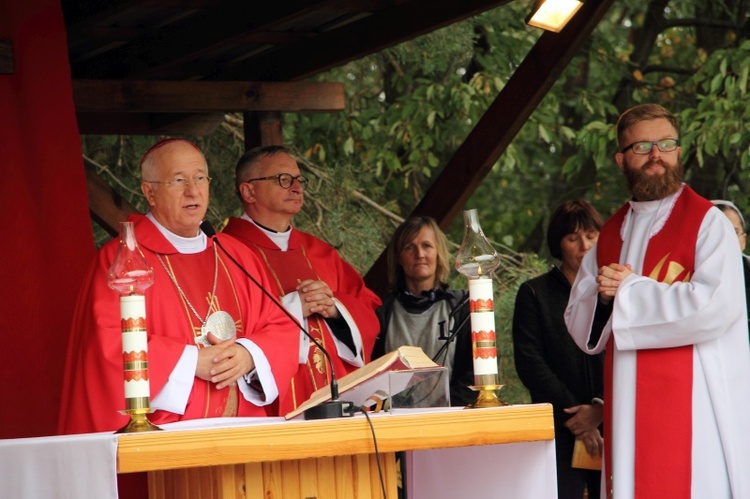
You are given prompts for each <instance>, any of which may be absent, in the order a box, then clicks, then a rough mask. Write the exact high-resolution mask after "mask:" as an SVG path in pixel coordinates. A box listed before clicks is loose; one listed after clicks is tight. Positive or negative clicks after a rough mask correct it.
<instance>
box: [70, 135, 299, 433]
mask: <svg viewBox="0 0 750 499" xmlns="http://www.w3.org/2000/svg"><path fill="white" fill-rule="evenodd" d="M141 173H142V175H143V183H142V184H141V189H142V191H143V194H144V195H145V197H146V199H147V200H148V203H149V210H150V211H149V212H148V213H147V214H146V215H145V216H143V215H131V216H130V218H129V220H131V221H133V222H134V225H135V233H136V239H137V241H138V244H139V246H140V248H141V250H142V251H143V254H144V256H145V258H146V260H147V261H148V263H149V264H150V265H151V266H152V267H153V269H154V276H155V278H154V284H153V286H151V287H150V288H148V289H147V290H146V292H145V297H146V310H147V318H146V328H147V331H148V356H149V366H148V367H149V371H148V373H149V381H150V391H151V408H152V409H154V410H155V412H154V413H153V414H151V415H150V416H149V419H150V420H151V422H153V423H155V424H157V425H158V424H161V423H169V422H173V421H180V420H185V419H196V418H211V417H231V416H265V415H266V414H267V406H269V405H271V404H273V403H274V402H275V401H276V399H277V398H278V397H279V396H285V392H286V391H287V390H288V389H289V380H290V379H291V378H292V376H293V375H294V373H295V372H296V370H297V356H296V354H295V352H296V350H297V348H298V344H299V339H298V330H297V329H296V328H294V326H293V325H292V324H291V323H290V321H289V319H288V318H287V317H286V316H285V315H284V314H283V312H282V311H281V310H280V309H279V308H278V307H277V306H276V305H274V304H273V303H272V302H271V300H269V299H268V298H267V297H266V296H265V295H264V294H263V293H262V292H261V291H260V290H259V289H258V288H257V287H256V286H255V285H254V284H253V283H252V282H251V281H249V280H248V278H247V277H246V276H244V275H243V274H242V272H241V271H240V270H239V269H238V268H237V267H236V266H235V264H233V263H232V262H231V261H230V260H229V259H228V258H227V257H226V255H224V254H223V253H222V251H221V250H220V249H219V248H218V247H217V245H216V244H214V242H213V240H212V239H210V238H207V237H206V235H205V234H203V233H202V232H201V230H200V228H199V225H200V223H201V221H202V220H203V217H204V216H205V214H206V209H207V207H208V198H209V182H210V180H211V179H210V177H209V172H208V165H207V164H206V160H205V158H204V156H203V153H202V152H201V151H200V150H199V149H198V147H197V146H196V145H195V144H193V143H191V142H188V141H186V140H181V139H169V140H166V141H162V142H159V143H158V144H156V145H155V146H153V147H152V148H151V149H150V150H149V151H148V152H147V153H146V155H145V156H144V158H143V160H142V162H141ZM217 237H219V238H220V239H221V241H222V244H223V245H224V247H225V248H226V249H227V250H228V251H229V252H231V254H232V256H234V257H235V258H236V259H237V260H239V262H240V263H241V264H242V265H243V266H244V267H245V268H246V269H247V270H248V271H249V272H250V273H252V274H253V275H254V276H255V277H256V279H258V280H259V281H260V282H261V283H263V284H264V285H266V286H271V285H272V284H271V282H269V280H268V276H267V274H266V272H265V271H264V270H263V267H262V265H261V262H260V261H259V260H258V258H257V256H256V255H255V254H254V253H252V252H251V251H248V249H247V248H246V247H245V246H243V245H241V244H238V243H237V241H235V240H234V239H232V238H230V237H228V236H225V235H223V234H219V235H218V236H217ZM117 246H118V241H117V240H113V241H110V242H109V243H107V244H106V245H104V246H103V247H102V248H101V249H100V250H99V252H98V254H97V256H96V259H95V261H94V262H93V264H92V266H91V268H90V270H89V273H88V277H87V281H86V283H85V285H84V286H83V289H82V292H81V295H80V296H79V300H78V305H77V309H76V311H75V317H74V323H73V328H72V332H71V340H70V346H69V350H68V357H67V368H66V372H65V379H64V382H63V396H62V409H61V414H60V421H59V431H60V432H61V433H82V432H98V431H110V430H116V429H118V428H121V427H123V426H124V425H125V424H126V423H127V422H128V416H124V415H122V414H120V412H119V411H120V410H122V409H124V405H125V398H124V388H123V357H122V350H121V324H120V305H119V295H118V293H117V292H116V291H114V290H112V289H110V288H109V286H108V285H107V270H108V269H109V267H110V265H111V263H112V261H113V259H114V257H115V253H116V251H117Z"/></svg>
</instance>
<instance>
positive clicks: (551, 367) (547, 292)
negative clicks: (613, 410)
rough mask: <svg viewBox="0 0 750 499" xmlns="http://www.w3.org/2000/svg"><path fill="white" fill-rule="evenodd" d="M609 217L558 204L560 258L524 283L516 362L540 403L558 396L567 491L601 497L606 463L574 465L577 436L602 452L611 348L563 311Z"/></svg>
mask: <svg viewBox="0 0 750 499" xmlns="http://www.w3.org/2000/svg"><path fill="white" fill-rule="evenodd" d="M602 225H603V221H602V217H601V215H599V213H598V212H597V211H596V209H595V208H594V207H593V206H591V205H590V204H589V203H587V202H586V201H582V200H577V201H568V202H566V203H563V204H561V205H560V206H558V207H557V208H556V209H555V211H554V213H553V214H552V218H551V220H550V223H549V228H548V229H547V244H548V246H549V250H550V253H551V254H552V256H553V257H555V258H556V259H558V260H560V264H559V265H557V266H554V267H553V268H552V270H550V271H549V272H547V273H546V274H544V275H541V276H539V277H536V278H534V279H530V280H528V281H526V282H524V283H523V284H521V287H520V288H519V289H518V294H517V295H516V304H515V311H514V314H513V350H514V352H513V353H514V358H515V363H516V370H517V371H518V376H519V377H520V378H521V381H522V382H523V384H524V385H526V387H527V388H528V389H529V392H530V394H531V400H532V402H534V403H542V402H547V403H551V404H552V407H553V413H554V421H555V450H556V454H557V490H558V498H560V499H573V498H575V499H581V498H582V497H583V493H584V489H585V488H588V497H589V498H590V499H597V498H598V497H599V484H600V480H601V472H600V471H592V470H586V469H577V468H573V467H572V466H571V460H572V457H573V448H574V444H575V441H576V440H581V441H582V442H583V443H584V445H585V446H586V450H587V451H588V452H589V454H590V455H592V456H593V455H601V448H602V443H603V440H602V437H601V433H600V431H599V425H600V424H601V422H602V405H603V400H602V396H603V395H602V394H603V366H604V355H603V354H598V355H588V354H586V353H584V352H583V351H581V350H580V349H579V348H578V346H576V344H575V343H574V342H573V339H572V338H571V337H570V335H569V334H568V330H567V328H566V327H565V322H564V318H563V315H564V313H565V307H566V306H567V304H568V298H569V296H570V290H571V286H572V285H573V282H574V281H575V278H576V274H577V273H578V268H579V267H580V265H581V260H582V259H583V255H585V254H586V252H587V251H588V250H589V249H591V248H592V247H593V246H594V244H595V243H596V241H597V239H598V238H599V231H600V230H601V228H602Z"/></svg>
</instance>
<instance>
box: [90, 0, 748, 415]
mask: <svg viewBox="0 0 750 499" xmlns="http://www.w3.org/2000/svg"><path fill="white" fill-rule="evenodd" d="M747 3H748V2H745V1H743V0H718V1H712V2H702V1H699V0H651V1H649V2H642V1H636V0H621V1H618V2H615V4H614V5H613V7H612V8H611V9H610V12H609V13H608V14H607V16H606V17H605V19H604V20H603V21H602V22H601V24H600V25H599V27H598V28H597V29H596V30H595V32H594V33H593V35H592V36H591V38H590V40H589V41H588V43H586V44H585V47H584V48H583V49H582V50H581V52H580V53H579V54H578V55H577V56H576V58H575V59H574V60H573V62H572V63H571V64H570V65H569V67H568V68H567V69H566V71H565V72H564V74H563V75H562V76H561V78H560V79H559V81H558V82H557V83H556V84H555V85H554V87H553V88H552V90H551V91H550V92H549V94H548V95H547V96H546V97H545V99H544V100H543V101H542V103H541V104H540V105H539V107H538V108H537V110H536V111H535V112H534V114H533V115H532V116H531V118H530V119H529V120H528V122H527V123H526V124H525V125H524V127H523V128H522V129H521V131H520V132H519V134H518V135H517V137H516V138H515V140H514V141H513V142H512V144H511V145H510V146H509V147H508V149H507V150H506V151H505V153H504V154H503V155H502V156H501V157H500V159H499V161H498V162H497V164H496V165H495V166H494V168H493V170H492V172H491V173H490V174H489V175H488V176H487V177H486V178H485V180H484V181H483V183H482V184H481V186H480V187H479V189H478V190H477V191H476V193H475V194H474V195H473V196H472V198H471V200H470V201H469V202H468V203H467V206H466V209H469V208H477V209H478V210H479V213H480V220H481V224H482V228H483V229H484V232H485V234H487V236H488V237H489V238H490V239H491V240H492V241H493V242H494V243H495V246H496V248H497V249H498V250H499V251H500V252H501V253H502V254H503V255H504V256H505V258H504V262H503V265H502V266H501V268H500V269H499V270H498V272H497V274H496V276H495V279H496V286H495V289H496V294H497V299H496V316H497V319H496V329H497V332H498V334H499V336H500V346H499V351H500V356H501V359H502V360H501V369H502V374H501V377H502V378H503V380H504V381H505V382H507V383H508V385H509V386H508V387H507V388H506V389H504V391H503V392H502V393H503V397H504V398H505V399H506V400H507V401H509V402H525V401H528V394H527V393H526V392H525V390H524V388H523V386H522V385H521V383H520V382H519V381H518V379H517V378H516V375H515V368H514V366H513V363H512V344H511V342H510V323H511V319H512V311H513V303H514V300H515V293H516V290H517V288H518V285H519V284H520V283H521V282H522V281H523V280H525V279H527V278H529V277H532V276H535V275H538V274H540V273H542V272H544V271H545V270H546V269H547V268H548V266H549V265H550V264H551V263H552V262H551V261H548V252H547V250H546V248H545V244H546V243H545V232H546V228H547V221H548V218H549V215H550V213H551V211H552V210H553V209H554V207H555V206H556V205H557V204H558V203H560V202H561V201H564V200H567V199H573V198H585V199H587V200H589V201H590V202H592V203H593V204H594V205H595V206H596V207H597V208H598V209H599V210H600V211H601V213H602V214H603V215H604V216H605V217H606V216H609V215H610V214H612V213H613V212H614V210H615V209H616V208H617V207H618V206H620V205H621V204H622V203H623V202H624V201H625V200H626V199H627V192H626V190H625V187H624V183H623V182H622V179H621V177H620V173H619V170H618V169H617V168H616V167H615V164H614V161H613V160H612V156H613V154H614V152H615V145H616V144H615V134H614V130H613V123H614V122H615V120H616V117H617V116H618V115H619V113H620V112H622V111H623V110H625V109H627V108H628V107H630V106H632V105H635V104H638V103H642V102H658V103H661V104H662V105H664V106H665V107H667V108H669V109H670V110H672V111H673V112H674V113H675V114H676V115H678V117H679V119H680V123H681V126H682V133H681V140H682V147H683V163H684V165H685V168H686V179H687V181H688V182H689V183H690V184H691V186H692V187H693V188H694V189H696V190H697V191H698V192H699V193H700V194H702V195H704V196H705V197H708V198H711V199H713V198H724V199H731V200H733V201H734V202H735V203H736V204H737V205H738V206H739V207H740V209H742V210H743V211H744V212H745V213H747V212H748V208H750V200H748V199H747V195H746V194H747V190H748V187H749V183H748V171H749V169H750V98H748V69H749V68H750V40H748V38H750V36H748V35H749V34H750V14H749V13H748V8H749V6H748V5H747ZM529 8H530V5H529V3H528V2H520V1H515V2H510V3H508V4H506V5H504V6H503V7H500V8H497V9H494V10H492V11H490V12H487V13H485V14H482V15H480V16H477V17H474V18H472V19H469V20H467V21H465V22H462V23H458V24H455V25H452V26H449V27H446V28H443V29H441V30H439V31H437V32H434V33H431V34H428V35H425V36H422V37H419V38H417V39H414V40H412V41H410V42H407V43H404V44H401V45H399V46H396V47H393V48H389V49H387V50H384V51H382V52H380V53H377V54H374V55H371V56H369V57H366V58H364V59H361V60H358V61H355V62H352V63H349V64H346V65H344V66H342V67H339V68H335V69H333V70H331V71H329V72H327V73H325V74H321V75H318V76H317V77H315V78H314V80H319V81H341V82H344V84H345V91H346V110H345V112H342V113H336V114H312V113H310V114H286V115H285V116H284V129H283V132H284V140H285V143H286V144H288V145H291V146H292V147H293V148H294V149H295V150H296V151H297V153H298V155H299V157H300V159H301V162H302V164H301V168H302V169H303V171H304V172H305V174H306V175H307V176H308V177H310V178H311V180H312V181H311V184H310V187H309V188H308V191H307V196H306V197H307V202H306V205H305V208H304V210H303V212H302V213H301V214H300V215H299V216H298V217H297V218H296V219H295V224H296V225H297V226H298V227H299V228H301V229H302V230H306V231H309V232H312V233H314V234H316V235H318V236H319V237H321V238H323V239H324V240H326V241H328V242H329V243H331V244H333V245H334V246H335V247H336V248H338V249H339V251H340V253H341V254H342V255H343V256H344V258H346V259H347V260H349V261H350V262H352V264H353V265H354V266H355V267H356V268H357V269H358V270H359V271H360V272H362V273H363V274H364V273H366V272H367V270H368V269H369V268H370V266H371V265H372V263H373V262H374V261H375V259H376V258H377V257H378V256H379V254H380V253H381V251H382V250H383V248H384V247H385V246H386V245H387V243H388V241H389V239H390V236H391V234H392V232H393V230H394V228H395V227H396V225H397V224H398V222H399V221H400V220H401V218H402V217H406V216H408V215H409V213H410V212H411V210H412V209H413V208H414V206H415V205H416V204H417V203H418V201H419V200H420V199H421V197H422V195H423V194H424V192H425V191H426V190H427V189H428V188H429V186H430V184H431V182H432V180H433V179H434V178H435V177H436V176H437V175H439V173H440V171H441V170H442V168H443V167H444V165H445V164H446V163H447V161H448V160H449V159H450V158H451V157H452V155H453V154H454V153H455V151H456V149H457V148H458V146H459V145H460V144H461V143H462V142H463V140H464V139H465V137H466V136H467V135H468V133H469V132H470V131H471V129H472V127H473V125H474V124H476V123H477V121H478V120H479V118H480V117H481V115H482V113H483V112H484V110H485V109H486V108H487V107H488V106H489V104H490V103H491V102H492V101H493V99H494V98H495V97H496V96H497V94H498V92H500V91H501V90H502V89H503V86H504V84H505V82H507V81H508V79H509V78H510V77H511V75H512V74H513V72H514V70H515V68H516V67H517V66H518V65H519V64H520V63H521V61H522V60H523V58H524V57H525V56H526V54H527V52H528V50H529V49H530V48H531V46H533V44H534V43H535V42H536V40H537V38H538V37H539V36H540V35H541V32H540V31H539V30H536V29H533V28H529V27H527V26H526V25H524V24H523V19H524V17H525V16H526V14H527V11H528V9H529ZM187 138H189V139H191V140H194V141H195V142H196V143H198V144H199V145H200V147H201V148H202V149H203V150H204V151H205V153H206V156H207V158H208V161H209V165H210V168H211V176H212V177H213V179H214V180H213V181H212V184H211V196H212V200H211V207H210V210H209V214H208V218H209V219H210V220H211V221H212V222H213V223H214V224H215V225H217V226H219V225H221V223H222V222H223V220H225V219H226V217H228V216H231V215H238V214H239V213H240V209H239V208H240V207H239V203H238V201H237V199H236V197H235V195H234V189H233V176H234V164H235V161H236V159H237V158H238V157H239V156H240V155H241V154H242V152H243V149H244V146H243V143H242V117H241V115H227V116H226V119H225V121H224V123H223V125H222V127H221V128H220V129H218V130H217V131H216V132H215V133H214V134H213V135H212V136H207V137H187ZM158 139H159V137H132V136H84V137H83V144H84V159H85V162H86V165H87V167H89V168H93V169H94V170H95V171H96V172H98V173H99V174H100V175H101V176H102V177H103V178H105V179H107V180H108V181H109V182H110V183H111V184H112V185H113V186H114V187H115V188H116V189H117V190H118V191H119V192H121V193H122V194H123V196H124V197H126V198H127V199H128V200H129V201H130V202H131V203H133V204H134V205H135V206H136V207H137V208H138V209H139V210H142V211H144V210H145V209H146V206H145V204H144V203H143V201H142V198H141V196H140V191H139V183H140V176H139V173H138V166H139V160H140V156H141V154H142V153H143V152H144V151H145V150H146V149H147V148H148V147H149V146H151V145H152V144H153V143H154V142H155V141H156V140H158ZM461 222H462V221H461V220H455V221H453V223H452V225H451V227H450V228H449V229H448V230H447V235H448V237H449V239H450V240H452V241H453V242H455V243H460V241H461V237H462V233H463V228H462V223H461ZM94 230H95V233H96V238H97V242H98V243H99V244H101V243H102V242H103V241H105V240H106V239H108V237H109V236H107V235H106V234H105V233H103V232H102V231H101V230H100V229H98V227H96V226H95V227H94ZM464 281H465V280H464V279H463V278H460V277H457V276H454V280H453V285H454V286H455V287H458V288H465V287H466V284H465V282H464Z"/></svg>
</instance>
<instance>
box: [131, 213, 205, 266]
mask: <svg viewBox="0 0 750 499" xmlns="http://www.w3.org/2000/svg"><path fill="white" fill-rule="evenodd" d="M146 218H148V219H149V220H151V222H153V224H154V225H155V226H156V228H157V229H159V232H161V233H162V235H163V236H164V237H166V238H167V241H169V242H170V243H172V246H174V247H175V249H176V250H177V252H178V253H182V254H184V255H192V254H195V253H200V252H202V251H204V250H205V249H206V247H207V246H208V238H206V234H204V233H203V232H201V231H200V230H197V232H196V235H195V237H182V236H178V235H177V234H175V233H174V232H172V231H170V230H169V229H167V228H166V227H164V226H163V225H162V224H160V223H159V222H158V221H157V220H156V218H154V215H153V214H152V213H151V212H150V211H149V212H148V213H146Z"/></svg>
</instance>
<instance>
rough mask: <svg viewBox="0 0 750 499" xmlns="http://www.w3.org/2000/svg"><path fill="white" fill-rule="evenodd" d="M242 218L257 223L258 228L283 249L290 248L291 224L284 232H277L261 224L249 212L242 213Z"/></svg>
mask: <svg viewBox="0 0 750 499" xmlns="http://www.w3.org/2000/svg"><path fill="white" fill-rule="evenodd" d="M242 220H247V221H248V222H250V223H252V224H253V225H255V226H256V227H257V228H259V229H260V230H262V231H263V233H264V234H265V235H266V236H268V239H270V240H271V241H273V243H274V244H275V245H276V246H278V247H279V249H280V250H281V251H286V250H288V249H289V238H290V237H292V229H293V227H292V226H291V225H290V226H289V229H288V230H286V231H284V232H276V231H274V230H268V229H266V228H265V227H263V226H262V225H260V224H259V223H258V222H256V221H255V220H253V219H252V218H250V215H248V214H247V213H243V214H242Z"/></svg>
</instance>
